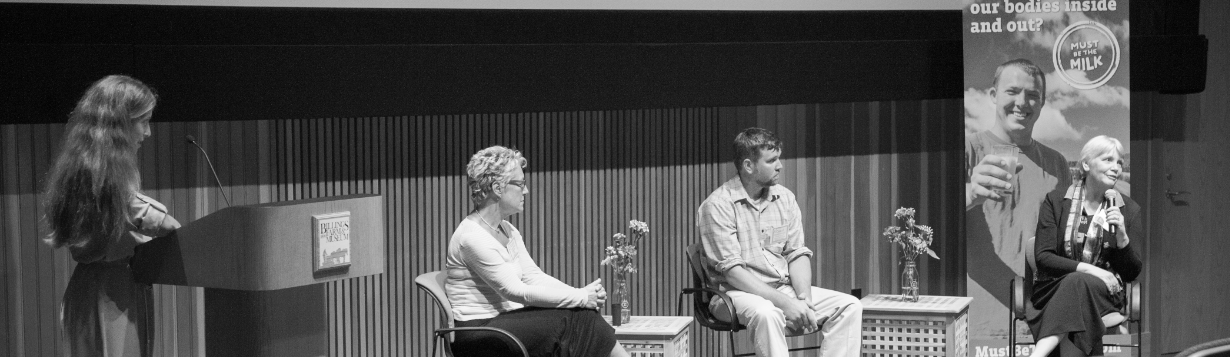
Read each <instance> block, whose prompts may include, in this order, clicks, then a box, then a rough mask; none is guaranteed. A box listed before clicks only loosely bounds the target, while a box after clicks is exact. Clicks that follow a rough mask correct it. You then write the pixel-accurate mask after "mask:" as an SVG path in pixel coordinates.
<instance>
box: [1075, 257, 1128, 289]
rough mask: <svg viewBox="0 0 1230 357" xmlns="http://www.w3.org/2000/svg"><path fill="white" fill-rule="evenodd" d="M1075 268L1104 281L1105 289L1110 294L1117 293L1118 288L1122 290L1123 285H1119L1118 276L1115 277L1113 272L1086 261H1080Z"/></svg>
mask: <svg viewBox="0 0 1230 357" xmlns="http://www.w3.org/2000/svg"><path fill="white" fill-rule="evenodd" d="M1076 270H1077V271H1080V272H1082V273H1085V274H1089V275H1093V276H1096V277H1098V279H1102V282H1103V283H1106V289H1107V290H1110V293H1111V294H1117V293H1119V291H1120V290H1123V286H1122V285H1119V278H1116V277H1115V274H1113V273H1111V272H1109V271H1106V270H1105V269H1102V268H1098V267H1096V266H1093V265H1091V264H1087V263H1080V265H1078V266H1077V269H1076Z"/></svg>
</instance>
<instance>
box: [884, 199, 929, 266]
mask: <svg viewBox="0 0 1230 357" xmlns="http://www.w3.org/2000/svg"><path fill="white" fill-rule="evenodd" d="M893 217H896V218H897V219H899V220H901V221H903V222H905V224H903V225H901V226H900V227H898V226H888V228H885V229H884V236H885V237H888V241H889V242H890V243H898V244H901V251H902V252H904V253H905V255H906V258H907V259H909V260H914V258H915V257H918V256H919V255H920V254H922V253H927V255H930V256H931V257H932V258H935V259H940V257H939V256H936V255H935V251H933V250H931V236H932V235H933V234H934V231H932V230H931V227H928V226H924V225H921V224H915V221H914V209H913V208H907V207H901V208H898V209H897V212H896V213H894V214H893Z"/></svg>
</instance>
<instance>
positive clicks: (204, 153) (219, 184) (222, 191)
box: [184, 135, 231, 207]
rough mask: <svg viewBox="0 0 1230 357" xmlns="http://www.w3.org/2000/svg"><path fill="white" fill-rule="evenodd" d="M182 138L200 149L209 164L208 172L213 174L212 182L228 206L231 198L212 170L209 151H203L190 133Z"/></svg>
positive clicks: (216, 172) (215, 172) (212, 164)
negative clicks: (216, 185)
mask: <svg viewBox="0 0 1230 357" xmlns="http://www.w3.org/2000/svg"><path fill="white" fill-rule="evenodd" d="M184 138H185V139H188V142H190V143H192V145H194V146H196V148H197V149H200V150H201V154H202V155H205V163H207V164H209V172H212V173H213V174H214V183H215V184H218V193H221V194H222V199H223V200H225V201H226V206H227V207H230V206H231V199H230V198H227V197H226V191H225V190H223V189H222V180H219V179H218V171H216V170H214V163H213V162H212V161H209V153H206V152H205V148H203V147H201V144H197V143H196V138H195V137H193V136H192V135H187V136H184Z"/></svg>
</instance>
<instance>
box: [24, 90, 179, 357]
mask: <svg viewBox="0 0 1230 357" xmlns="http://www.w3.org/2000/svg"><path fill="white" fill-rule="evenodd" d="M157 101H158V99H157V95H156V94H155V93H154V91H153V90H152V89H151V88H149V87H148V86H146V85H145V84H144V83H141V81H138V80H136V79H133V78H131V77H127V76H122V75H111V76H107V77H104V78H103V79H100V80H98V81H97V82H94V84H93V85H91V86H90V88H89V89H88V90H86V92H85V94H84V95H83V96H82V97H81V99H80V100H79V101H78V102H77V106H76V107H75V108H74V109H73V112H72V114H71V115H70V116H69V120H68V126H67V128H66V131H65V133H64V140H63V142H62V144H61V147H60V151H59V154H58V155H57V156H56V159H55V163H54V164H53V166H52V167H51V171H50V172H48V174H47V178H46V184H47V186H46V200H47V201H46V206H45V209H46V212H45V214H46V217H45V219H46V221H47V223H48V225H49V226H50V231H51V233H50V234H49V235H48V236H47V237H46V238H45V239H44V240H45V241H46V242H47V243H48V244H50V245H51V246H53V247H56V248H60V247H68V251H69V253H70V254H71V255H72V257H73V260H74V261H76V262H77V266H76V268H75V269H73V275H72V277H71V278H69V281H68V287H67V288H66V289H65V292H64V301H63V305H62V311H61V314H62V316H61V323H62V326H63V328H64V333H65V335H66V336H67V338H68V344H69V352H70V354H71V355H73V356H150V355H151V354H152V347H153V346H152V344H151V341H152V337H153V335H152V334H153V330H152V329H151V327H152V326H151V325H152V319H153V305H152V301H151V300H152V298H153V296H152V295H153V293H152V290H151V287H150V286H149V285H145V284H140V283H137V282H135V281H133V280H132V272H131V270H130V269H129V267H128V258H130V257H132V255H133V248H134V247H136V246H137V245H138V244H141V243H144V242H148V241H149V240H150V239H152V238H153V237H160V236H165V235H167V234H169V233H170V232H171V231H173V230H175V229H177V228H179V222H178V221H176V220H175V218H173V217H171V216H170V215H168V214H167V209H166V207H165V206H163V205H162V204H161V203H159V202H158V201H155V200H153V199H151V198H149V197H147V196H145V195H143V194H141V172H140V170H138V168H137V149H138V148H140V147H141V142H142V141H143V140H145V138H147V137H149V135H150V129H149V121H150V118H151V116H152V115H153V112H154V106H155V104H157Z"/></svg>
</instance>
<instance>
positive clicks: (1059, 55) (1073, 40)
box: [1053, 21, 1121, 89]
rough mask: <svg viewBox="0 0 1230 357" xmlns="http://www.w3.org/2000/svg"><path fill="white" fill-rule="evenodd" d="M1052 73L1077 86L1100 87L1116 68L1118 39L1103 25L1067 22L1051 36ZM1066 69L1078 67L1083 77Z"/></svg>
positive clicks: (1079, 87) (1089, 22) (1080, 87)
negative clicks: (1066, 24) (1053, 39)
mask: <svg viewBox="0 0 1230 357" xmlns="http://www.w3.org/2000/svg"><path fill="white" fill-rule="evenodd" d="M1053 51H1054V53H1053V55H1054V56H1053V57H1054V60H1055V73H1056V74H1058V75H1059V78H1063V81H1064V82H1068V84H1070V85H1072V87H1075V88H1077V89H1093V88H1097V87H1101V86H1102V85H1103V84H1106V82H1107V81H1110V78H1111V77H1114V76H1115V70H1117V69H1119V54H1120V53H1121V52H1120V50H1119V40H1117V39H1115V34H1114V33H1113V32H1111V31H1110V29H1108V28H1106V26H1104V25H1102V24H1100V23H1097V22H1093V21H1081V22H1077V23H1074V24H1072V25H1069V26H1068V28H1066V29H1064V30H1063V33H1061V34H1060V35H1059V37H1058V38H1056V39H1055V48H1054V50H1053ZM1070 71H1080V72H1083V73H1084V74H1085V75H1084V76H1083V78H1081V77H1079V76H1077V77H1073V73H1069V72H1070Z"/></svg>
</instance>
